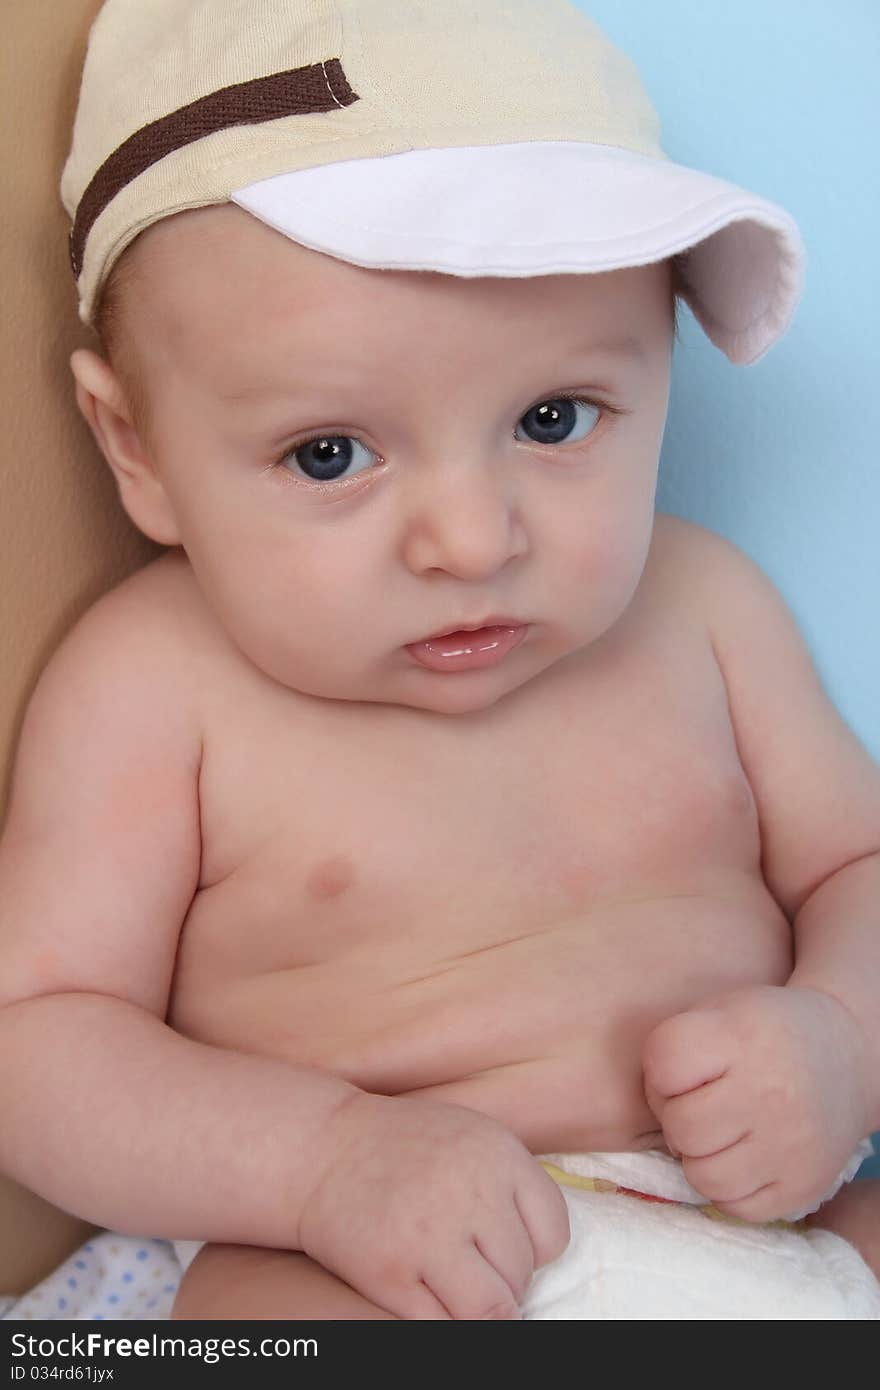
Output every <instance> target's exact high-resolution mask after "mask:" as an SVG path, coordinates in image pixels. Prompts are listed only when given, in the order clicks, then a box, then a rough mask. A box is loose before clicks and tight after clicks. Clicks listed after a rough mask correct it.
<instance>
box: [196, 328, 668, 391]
mask: <svg viewBox="0 0 880 1390" xmlns="http://www.w3.org/2000/svg"><path fill="white" fill-rule="evenodd" d="M568 355H569V356H571V357H578V358H582V357H590V356H592V357H600V356H605V357H628V358H630V359H631V360H633V361H636V362H644V360H645V358H646V357H647V356H648V349H647V348H646V346H645V344H644V343H643V342H642V340H641V339H640V338H636V337H634V336H633V335H632V334H627V335H625V336H624V337H622V338H608V339H606V340H605V341H603V342H585V343H579V344H577V345H576V346H575V347H572V348H571V349H570V351H569V354H568ZM287 394H288V393H287V392H286V391H285V389H284V388H283V387H275V386H268V385H266V384H265V383H264V382H259V381H255V382H253V383H245V384H244V385H243V386H235V387H232V388H230V390H228V391H218V392H217V396H218V398H219V399H220V400H221V401H243V400H249V399H251V398H253V397H260V396H273V397H277V396H283V395H287Z"/></svg>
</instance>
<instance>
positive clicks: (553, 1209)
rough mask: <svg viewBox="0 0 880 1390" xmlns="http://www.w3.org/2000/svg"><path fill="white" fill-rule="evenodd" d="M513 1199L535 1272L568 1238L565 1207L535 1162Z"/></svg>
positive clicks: (555, 1189) (568, 1228) (558, 1194)
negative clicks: (532, 1170)
mask: <svg viewBox="0 0 880 1390" xmlns="http://www.w3.org/2000/svg"><path fill="white" fill-rule="evenodd" d="M513 1200H514V1202H515V1204H516V1209H517V1211H518V1212H519V1214H520V1218H521V1220H522V1223H523V1225H524V1226H525V1228H526V1231H527V1233H528V1236H529V1239H530V1240H531V1242H532V1250H533V1251H534V1264H535V1269H539V1268H540V1267H541V1265H546V1264H549V1263H550V1261H551V1260H555V1259H557V1258H558V1257H559V1256H560V1255H561V1254H562V1252H563V1250H564V1249H565V1248H566V1246H567V1245H568V1242H569V1237H570V1235H571V1230H570V1227H569V1223H568V1207H567V1206H566V1205H565V1198H564V1197H563V1195H562V1191H561V1189H560V1188H559V1187H558V1186H557V1185H556V1183H555V1182H554V1181H553V1179H552V1178H551V1177H549V1176H548V1174H547V1173H545V1171H544V1169H543V1168H542V1167H541V1165H540V1163H537V1162H536V1163H535V1171H534V1175H533V1181H531V1182H524V1183H520V1184H519V1186H518V1187H517V1189H516V1191H515V1193H514V1197H513Z"/></svg>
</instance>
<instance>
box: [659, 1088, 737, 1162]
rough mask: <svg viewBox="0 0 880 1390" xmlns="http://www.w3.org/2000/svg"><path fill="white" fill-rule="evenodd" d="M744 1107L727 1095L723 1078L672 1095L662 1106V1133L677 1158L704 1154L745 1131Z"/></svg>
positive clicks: (734, 1140)
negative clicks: (693, 1089)
mask: <svg viewBox="0 0 880 1390" xmlns="http://www.w3.org/2000/svg"><path fill="white" fill-rule="evenodd" d="M749 1129H750V1126H749V1122H748V1115H747V1110H746V1107H745V1106H744V1105H737V1104H736V1102H735V1101H734V1100H732V1098H731V1094H730V1087H729V1086H728V1085H727V1084H726V1079H725V1078H722V1079H721V1080H719V1081H712V1082H708V1083H707V1084H706V1085H705V1086H700V1087H699V1088H698V1089H697V1090H696V1091H688V1092H687V1093H686V1094H685V1095H683V1096H673V1098H672V1099H671V1100H668V1101H666V1102H665V1104H664V1106H663V1137H664V1138H665V1140H666V1143H667V1144H668V1145H669V1147H670V1149H671V1150H673V1152H674V1153H675V1154H676V1155H677V1156H678V1157H680V1158H705V1157H707V1156H708V1155H710V1154H716V1153H720V1152H721V1151H722V1150H723V1149H728V1148H730V1146H731V1145H732V1144H738V1143H739V1141H740V1140H741V1139H743V1138H745V1137H746V1136H747V1135H748V1133H749Z"/></svg>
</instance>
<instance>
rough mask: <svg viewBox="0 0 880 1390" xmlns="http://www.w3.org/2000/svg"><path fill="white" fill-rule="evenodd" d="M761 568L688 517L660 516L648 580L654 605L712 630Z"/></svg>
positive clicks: (646, 574) (721, 538)
mask: <svg viewBox="0 0 880 1390" xmlns="http://www.w3.org/2000/svg"><path fill="white" fill-rule="evenodd" d="M757 573H758V569H757V566H756V565H755V564H754V563H753V561H751V560H750V559H749V557H748V556H747V555H746V554H745V553H744V552H743V551H742V550H740V549H739V547H738V546H736V545H734V544H733V542H732V541H729V540H727V539H726V538H725V537H724V536H720V535H718V534H717V532H715V531H709V530H707V529H706V527H705V526H699V525H698V524H697V523H696V522H693V521H686V520H685V519H684V518H683V517H677V516H670V515H669V514H667V513H662V512H660V513H658V514H657V516H656V517H655V521H654V533H653V536H652V540H651V547H650V550H649V553H648V559H647V563H646V565H645V571H644V576H643V585H644V587H645V590H646V596H647V598H648V600H649V601H651V602H657V603H662V605H663V607H664V608H665V609H666V610H667V611H670V610H674V611H675V612H677V613H679V614H681V615H682V616H685V615H688V614H689V615H691V616H692V617H693V618H694V619H695V620H698V621H700V622H701V623H703V624H704V625H705V626H706V627H708V628H711V627H712V626H713V625H714V623H715V622H716V621H717V620H718V613H719V608H720V607H721V606H722V605H723V602H724V601H725V600H726V599H729V598H730V596H731V595H732V594H734V593H735V592H736V590H737V589H738V588H740V587H742V586H743V585H747V584H748V583H749V582H750V581H753V579H754V576H755V575H756V574H757Z"/></svg>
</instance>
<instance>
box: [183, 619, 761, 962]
mask: <svg viewBox="0 0 880 1390" xmlns="http://www.w3.org/2000/svg"><path fill="white" fill-rule="evenodd" d="M636 636H637V635H636V634H633V640H632V641H626V640H621V641H616V642H613V643H608V644H606V646H605V648H604V649H603V650H601V651H598V652H593V653H591V655H590V658H589V660H577V661H569V662H568V663H560V666H559V667H557V668H556V669H555V670H553V671H551V672H549V673H546V674H545V676H543V677H539V678H537V680H536V681H535V682H532V683H531V685H530V686H528V687H525V688H523V689H522V690H521V691H519V692H516V693H515V695H514V696H513V697H509V698H508V700H507V701H504V702H501V703H500V704H499V705H498V706H497V707H496V708H494V709H493V710H491V711H488V712H484V714H483V715H482V716H481V717H479V718H476V717H471V716H468V717H466V718H460V719H456V718H446V719H438V718H437V717H426V716H425V715H424V713H423V712H421V711H410V710H402V709H399V708H391V707H386V706H379V705H363V704H345V703H344V702H321V701H315V700H303V699H302V698H301V697H297V696H293V697H291V693H290V692H287V691H283V690H280V689H279V688H278V687H275V686H273V685H269V684H266V683H263V682H261V681H259V680H256V679H254V678H252V677H248V676H247V675H245V674H243V673H241V672H237V673H230V676H231V679H229V680H226V681H224V682H218V687H217V688H218V689H220V690H222V691H223V694H222V696H218V697H217V698H216V699H215V700H214V701H213V703H212V712H211V719H210V721H209V726H208V729H207V734H206V739H205V759H204V763H203V768H202V778H201V785H200V801H201V816H202V833H203V846H204V849H203V862H202V875H201V884H200V889H199V892H198V893H197V895H196V898H195V900H194V902H193V905H192V908H191V911H190V914H189V917H188V920H187V923H186V924H185V928H184V933H183V937H182V954H181V965H183V966H185V965H186V964H187V963H188V962H190V963H191V964H192V965H195V964H196V962H197V961H198V965H199V969H200V971H206V972H207V973H208V974H213V975H214V976H215V978H217V976H218V975H219V976H222V977H226V978H229V976H231V975H241V974H248V975H250V974H253V973H257V972H267V971H275V970H289V969H297V968H301V967H308V966H320V965H322V964H326V963H329V962H332V961H340V960H344V959H349V960H351V961H358V960H360V961H363V964H364V969H365V970H367V971H368V972H369V971H370V970H373V971H379V972H383V971H384V972H386V973H387V971H388V969H389V962H390V961H392V960H393V961H394V963H395V969H401V970H405V971H406V970H409V971H411V970H413V969H418V966H419V963H420V962H428V961H430V963H431V967H432V968H434V967H435V966H436V962H437V959H438V951H437V942H438V939H441V940H442V943H443V950H442V952H441V953H440V954H444V955H449V956H450V957H454V956H460V955H461V954H462V953H463V952H473V951H479V950H481V949H484V948H485V947H487V946H489V945H492V944H494V943H495V942H496V941H497V939H498V935H499V932H503V934H504V936H505V937H509V936H511V935H513V934H515V933H516V931H517V930H518V929H521V930H522V931H523V932H529V933H535V932H536V931H537V932H540V930H541V928H542V925H544V924H546V925H547V926H548V927H550V926H551V925H553V924H558V923H559V922H560V921H563V920H567V919H571V918H575V917H578V916H581V915H583V914H589V913H590V911H591V910H592V909H593V908H594V907H595V906H596V905H597V904H601V903H605V902H611V901H621V900H634V899H635V900H637V899H638V898H639V897H640V896H643V897H647V896H650V895H652V894H662V893H663V892H664V891H668V892H674V891H676V890H677V889H681V888H682V887H687V888H688V889H690V890H699V889H700V888H701V887H704V888H705V889H706V890H707V891H713V890H714V889H717V887H718V885H719V883H720V882H722V881H723V879H724V877H725V875H731V874H734V875H735V874H739V875H742V873H743V872H745V873H757V865H758V862H759V857H760V850H759V842H758V831H757V819H756V815H755V807H754V802H753V800H752V796H751V792H750V790H749V787H748V783H747V781H746V779H745V776H744V774H743V771H742V769H741V766H740V764H739V760H738V757H737V753H736V746H735V742H734V737H733V732H732V729H731V727H730V722H729V716H728V711H727V703H726V696H725V690H724V685H723V681H722V678H721V675H720V672H719V671H718V669H717V666H716V664H715V661H714V657H713V655H712V651H711V645H710V644H709V642H708V640H703V639H702V637H701V636H700V635H698V634H696V633H693V632H691V633H686V632H685V633H678V634H674V633H673V630H672V628H670V630H669V632H668V633H666V634H664V633H655V634H654V635H653V637H652V639H651V640H650V641H648V642H645V641H642V640H635V639H636Z"/></svg>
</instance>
